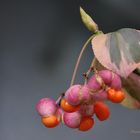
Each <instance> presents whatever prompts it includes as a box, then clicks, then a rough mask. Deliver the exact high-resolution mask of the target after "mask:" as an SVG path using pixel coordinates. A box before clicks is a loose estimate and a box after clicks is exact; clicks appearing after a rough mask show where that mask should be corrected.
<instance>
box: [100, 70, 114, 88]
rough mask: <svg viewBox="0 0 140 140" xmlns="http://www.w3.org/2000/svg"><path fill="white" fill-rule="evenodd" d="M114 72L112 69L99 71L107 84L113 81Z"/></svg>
mask: <svg viewBox="0 0 140 140" xmlns="http://www.w3.org/2000/svg"><path fill="white" fill-rule="evenodd" d="M113 74H114V73H112V72H111V71H110V70H101V71H99V75H100V76H101V78H102V79H103V81H104V83H105V84H106V85H110V84H111V82H112V77H113Z"/></svg>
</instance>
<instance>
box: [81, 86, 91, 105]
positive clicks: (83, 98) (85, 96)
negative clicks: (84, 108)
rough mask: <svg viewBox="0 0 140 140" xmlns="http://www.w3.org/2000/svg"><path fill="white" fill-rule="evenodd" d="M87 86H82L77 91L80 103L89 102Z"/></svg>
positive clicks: (89, 95)
mask: <svg viewBox="0 0 140 140" xmlns="http://www.w3.org/2000/svg"><path fill="white" fill-rule="evenodd" d="M90 92H91V91H90V89H89V87H88V85H83V86H82V88H81V89H80V91H79V93H78V94H79V99H80V100H81V102H82V103H88V102H89V101H90V100H91V94H90Z"/></svg>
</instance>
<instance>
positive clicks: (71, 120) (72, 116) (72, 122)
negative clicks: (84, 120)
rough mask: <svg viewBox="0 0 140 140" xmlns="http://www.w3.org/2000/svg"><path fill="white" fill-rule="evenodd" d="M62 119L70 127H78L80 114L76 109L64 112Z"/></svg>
mask: <svg viewBox="0 0 140 140" xmlns="http://www.w3.org/2000/svg"><path fill="white" fill-rule="evenodd" d="M63 121H64V123H65V125H66V126H68V127H70V128H78V127H79V125H80V121H81V114H80V113H79V112H78V111H77V112H72V113H67V112H64V114H63Z"/></svg>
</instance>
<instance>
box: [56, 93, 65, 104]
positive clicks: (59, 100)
mask: <svg viewBox="0 0 140 140" xmlns="http://www.w3.org/2000/svg"><path fill="white" fill-rule="evenodd" d="M64 96H65V93H62V94H61V95H60V96H59V97H58V98H57V100H56V104H58V105H60V102H61V99H62V98H63V97H64Z"/></svg>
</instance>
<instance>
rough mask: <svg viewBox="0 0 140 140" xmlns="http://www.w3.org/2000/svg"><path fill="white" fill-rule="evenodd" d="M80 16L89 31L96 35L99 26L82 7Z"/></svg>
mask: <svg viewBox="0 0 140 140" xmlns="http://www.w3.org/2000/svg"><path fill="white" fill-rule="evenodd" d="M80 15H81V18H82V21H83V23H84V25H85V26H86V27H87V28H88V30H89V31H91V32H93V33H95V32H97V30H98V26H97V24H96V23H95V22H94V21H93V19H92V18H91V17H90V16H89V15H88V14H87V13H86V12H85V11H84V10H83V9H82V7H80Z"/></svg>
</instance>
